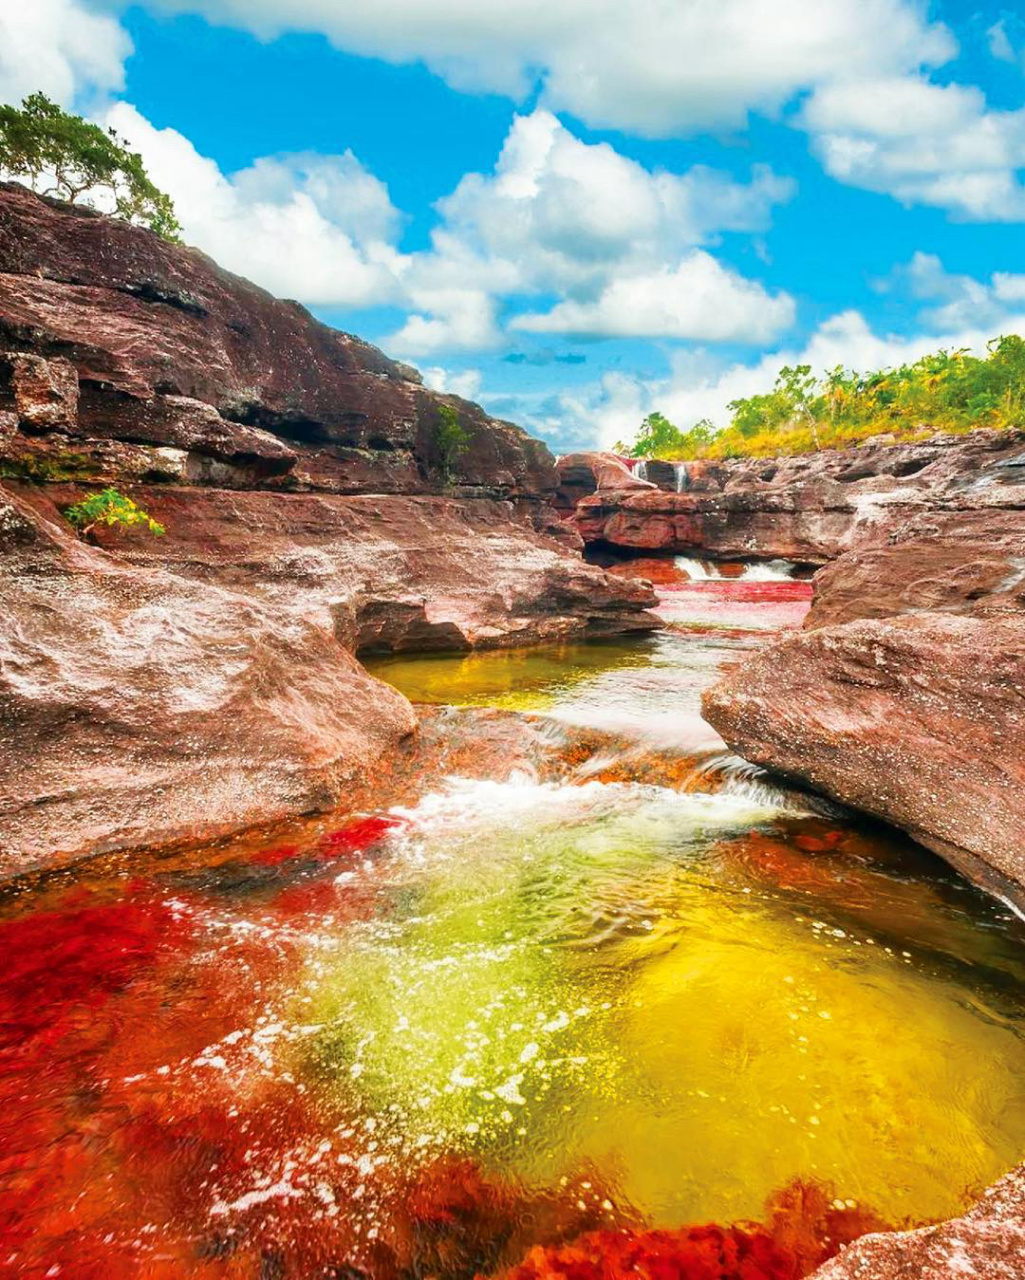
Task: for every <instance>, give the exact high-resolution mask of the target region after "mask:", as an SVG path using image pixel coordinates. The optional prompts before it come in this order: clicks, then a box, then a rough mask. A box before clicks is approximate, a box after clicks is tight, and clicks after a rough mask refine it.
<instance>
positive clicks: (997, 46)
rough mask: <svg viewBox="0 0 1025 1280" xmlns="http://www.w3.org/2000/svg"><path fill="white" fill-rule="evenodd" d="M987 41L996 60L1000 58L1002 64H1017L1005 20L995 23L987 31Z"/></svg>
mask: <svg viewBox="0 0 1025 1280" xmlns="http://www.w3.org/2000/svg"><path fill="white" fill-rule="evenodd" d="M986 40H987V43H988V44H989V51H990V53H991V54H992V55H993V57H994V58H998V59H999V60H1000V61H1001V62H1017V60H1018V59H1017V56H1016V54H1015V52H1014V46H1013V45H1012V44H1011V40H1010V37H1009V36H1008V34H1007V30H1006V28H1005V27H1004V23H1003V19H1001V20H1000V21H999V22H994V23H993V25H992V26H991V27H990V28H989V29H988V30H987V31H986Z"/></svg>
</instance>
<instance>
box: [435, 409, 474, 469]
mask: <svg viewBox="0 0 1025 1280" xmlns="http://www.w3.org/2000/svg"><path fill="white" fill-rule="evenodd" d="M470 439H471V436H470V433H469V431H467V430H466V428H465V427H464V426H463V424H462V423H461V422H460V421H459V414H458V413H457V412H456V411H455V409H453V408H452V406H451V405H450V404H443V405H439V406H438V421H437V424H436V425H435V428H434V451H435V453H436V455H437V458H438V466H439V468H440V470H441V473H442V475H443V476H444V477H445V479H446V480H448V478H449V476H450V475H451V472H452V464H453V462H455V460H456V458H458V457H459V455H460V454H463V453H465V452H466V450H467V449H468V448H469V447H470Z"/></svg>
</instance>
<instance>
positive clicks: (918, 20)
mask: <svg viewBox="0 0 1025 1280" xmlns="http://www.w3.org/2000/svg"><path fill="white" fill-rule="evenodd" d="M160 7H162V8H164V9H165V10H171V11H179V12H180V11H189V12H200V13H203V14H205V15H206V16H207V17H208V18H210V19H211V20H212V21H215V22H222V23H230V24H231V25H233V26H239V27H243V28H246V29H248V30H250V31H253V32H255V33H256V34H257V35H259V36H260V37H261V38H268V37H271V36H274V35H277V34H279V33H281V32H283V31H316V32H321V33H323V34H324V35H326V36H327V37H328V39H330V40H331V41H332V42H333V43H334V44H335V45H336V46H337V47H338V48H341V49H345V50H347V51H350V52H353V53H360V54H366V55H370V56H373V57H379V58H384V59H387V60H389V61H392V62H413V61H423V62H425V63H426V64H427V66H429V67H430V68H431V69H432V70H433V71H435V72H437V73H438V74H439V75H441V76H443V77H444V78H445V79H446V80H447V81H448V82H449V83H450V84H451V85H453V86H454V87H455V88H458V89H484V90H490V91H493V92H498V93H503V94H508V95H510V96H512V97H514V98H517V99H522V98H524V97H525V96H526V95H527V94H528V93H529V92H531V91H532V90H533V89H534V88H535V87H536V86H537V85H539V84H540V86H541V92H542V100H543V102H544V103H545V104H546V105H547V106H549V107H551V108H552V109H553V110H564V111H568V112H571V113H572V114H573V115H574V116H576V117H577V118H579V119H582V120H584V121H585V122H586V123H587V124H589V125H591V126H595V127H611V128H617V129H627V130H631V131H634V132H638V133H642V134H647V135H650V136H668V135H672V134H676V133H678V132H680V131H690V130H697V129H706V128H718V127H722V126H737V125H742V124H743V123H744V120H745V118H746V116H747V113H748V111H749V110H751V109H757V110H761V111H768V112H774V111H776V110H778V109H779V108H780V107H781V106H782V105H783V104H784V103H786V102H787V101H789V100H790V99H791V98H792V97H793V96H794V95H795V94H796V93H799V92H801V91H802V90H806V89H809V88H814V87H815V86H817V85H821V84H825V83H830V82H832V81H835V80H846V79H856V78H859V77H860V78H865V77H869V76H878V75H881V74H882V75H886V74H902V73H904V72H907V71H909V70H912V69H915V68H918V67H921V66H933V65H938V64H940V63H943V62H945V61H946V60H948V59H949V58H950V57H952V56H953V54H954V52H955V51H956V46H955V44H954V41H953V39H952V37H951V36H950V34H949V32H948V31H947V30H946V29H945V28H944V27H943V26H942V25H940V24H939V23H935V22H930V21H928V20H927V19H926V17H925V16H924V12H923V6H921V5H920V4H918V3H917V2H916V0H830V3H829V4H815V5H809V4H807V3H806V2H805V0H676V2H675V3H672V4H666V3H665V0H633V3H631V4H623V3H622V0H544V3H541V2H540V0H523V2H522V3H520V4H516V5H511V6H510V5H509V4H508V3H507V0H446V3H445V4H437V3H434V2H433V0H376V3H375V4H373V5H366V4H346V3H339V0H160Z"/></svg>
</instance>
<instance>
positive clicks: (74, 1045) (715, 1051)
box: [0, 579, 1025, 1280]
mask: <svg viewBox="0 0 1025 1280" xmlns="http://www.w3.org/2000/svg"><path fill="white" fill-rule="evenodd" d="M731 593H732V594H731ZM716 602H719V604H721V605H722V607H721V608H720V607H718V605H717V603H716ZM806 603H807V587H806V586H805V585H804V584H798V583H792V582H789V581H781V582H766V581H745V580H743V579H741V580H737V581H735V582H726V583H724V582H721V581H708V582H698V583H693V584H688V585H686V586H685V587H682V588H679V589H675V590H669V591H667V592H666V600H665V613H666V615H667V616H668V617H669V618H670V619H671V620H672V623H673V625H672V627H671V629H669V630H667V632H665V633H663V634H661V635H659V636H657V637H655V638H651V639H647V640H637V641H631V642H628V643H605V644H601V645H594V646H567V647H563V648H558V649H548V650H539V651H534V652H530V653H502V652H499V653H494V654H483V655H482V654H477V655H445V656H430V657H404V656H403V657H396V658H388V659H381V660H377V661H376V662H375V664H374V670H375V671H376V673H377V674H379V675H380V676H382V677H383V678H387V679H389V680H391V681H393V682H394V683H395V684H397V685H398V686H399V687H400V688H401V689H403V690H404V691H405V692H406V693H407V694H408V695H409V696H410V697H411V698H413V699H414V700H416V701H421V702H428V703H433V704H435V705H437V704H441V703H452V704H458V705H461V706H464V707H467V708H469V709H470V711H468V712H467V713H464V715H474V714H480V715H489V714H492V713H490V712H486V711H481V712H479V713H478V712H476V711H474V710H473V709H475V708H485V707H499V708H503V709H505V710H506V711H508V712H529V713H530V715H529V725H530V726H531V731H532V732H536V730H537V726H538V725H539V724H541V725H542V726H544V725H550V726H551V744H552V746H551V749H552V751H554V752H558V751H559V750H561V749H563V748H562V746H561V745H560V744H562V743H563V738H562V736H560V735H562V734H563V733H564V732H565V731H567V730H568V728H570V727H572V728H579V727H581V726H582V727H586V728H587V729H588V730H589V731H593V732H594V733H596V734H598V735H599V737H600V735H601V734H603V733H606V732H608V733H609V734H610V735H611V736H610V737H609V743H610V744H613V745H610V746H608V748H607V751H608V752H620V753H622V752H623V751H624V747H623V744H624V742H627V743H631V742H632V743H633V744H634V747H633V750H634V751H635V752H637V753H639V754H638V755H637V757H636V758H637V759H638V760H640V759H641V758H642V757H643V758H648V757H652V756H657V755H658V754H659V753H669V754H675V755H677V756H679V755H685V756H686V757H687V759H688V760H689V761H691V762H692V766H693V767H692V769H691V770H690V772H689V773H688V774H687V784H686V786H682V785H681V786H666V785H652V784H651V783H650V782H648V781H645V780H643V779H644V778H646V777H647V776H649V775H648V774H646V773H644V772H643V771H642V770H640V769H639V768H638V769H637V770H633V769H632V766H631V765H630V763H629V762H630V761H631V760H632V759H633V757H632V756H631V755H630V753H629V751H626V757H625V758H626V760H627V764H626V765H623V764H622V763H621V765H620V768H619V769H618V772H616V774H615V779H616V780H613V781H609V780H605V781H601V780H598V776H597V774H598V773H599V772H600V771H599V770H597V768H591V769H587V768H584V769H579V770H576V771H575V772H574V773H573V774H572V775H571V776H570V777H569V778H568V779H563V780H561V781H559V780H553V779H552V778H550V777H547V778H546V775H543V774H542V773H541V772H539V771H538V770H536V769H532V768H530V767H524V765H523V762H522V760H521V761H518V762H517V763H516V765H515V767H513V766H512V765H510V766H509V767H508V768H505V769H503V768H502V767H500V766H498V765H494V766H492V765H491V764H490V763H489V766H488V771H487V776H480V775H479V773H478V774H477V775H475V776H473V777H470V776H465V775H464V776H449V777H445V778H443V779H441V780H440V781H439V780H437V779H432V780H431V782H430V784H429V785H428V784H426V783H425V786H424V788H423V789H422V791H421V792H420V793H414V794H412V795H408V794H407V795H406V796H404V798H403V800H402V802H401V803H386V802H384V801H383V800H382V805H381V808H380V809H378V810H377V811H374V810H372V809H368V811H367V812H365V813H360V814H348V815H346V816H344V817H342V816H337V817H334V818H330V817H329V818H328V819H322V820H319V821H317V822H315V823H310V824H306V825H297V826H295V827H293V828H292V829H291V830H289V831H288V832H287V833H284V834H281V835H275V834H274V833H269V834H268V833H264V834H263V835H261V836H259V837H249V838H247V839H244V840H238V841H235V842H231V843H222V844H220V845H218V846H216V847H213V848H211V849H209V850H200V851H196V852H194V853H191V854H189V855H188V856H185V855H181V856H164V857H157V856H155V855H154V856H152V857H150V858H146V857H134V858H131V859H123V860H118V859H113V860H109V859H108V860H106V861H105V862H103V863H102V864H96V865H95V866H91V867H90V866H85V867H81V868H78V869H73V870H72V871H69V872H63V873H61V874H59V875H51V876H42V877H37V878H35V879H27V880H24V881H21V882H18V883H15V884H12V885H9V886H7V887H6V889H5V890H4V892H3V895H2V896H0V945H2V946H3V954H4V956H5V966H6V977H5V982H4V984H3V987H2V989H0V1273H3V1269H4V1268H5V1267H6V1268H7V1269H8V1273H9V1274H17V1275H40V1276H42V1275H47V1274H52V1275H58V1274H67V1275H74V1276H76V1277H77V1276H87V1277H91V1276H97V1277H100V1276H103V1277H109V1276H119V1275H126V1276H128V1275H146V1276H177V1275H189V1276H192V1275H200V1276H207V1275H209V1276H218V1277H220V1276H259V1277H265V1276H303V1277H305V1276H325V1277H326V1276H344V1277H347V1278H349V1280H351V1278H352V1277H358V1276H368V1277H388V1278H390V1277H396V1278H397V1277H400V1276H401V1277H407V1276H428V1275H430V1276H437V1277H439V1280H444V1278H447V1277H463V1276H465V1277H472V1276H474V1275H475V1274H498V1273H503V1272H508V1273H509V1274H511V1275H516V1276H517V1277H522V1278H523V1280H526V1277H528V1276H534V1275H538V1276H540V1275H552V1274H572V1275H574V1276H580V1277H590V1276H591V1275H594V1276H595V1277H597V1276H598V1275H599V1274H603V1275H616V1274H620V1273H623V1274H625V1273H626V1272H628V1271H632V1270H635V1269H636V1267H637V1266H638V1265H640V1264H639V1262H638V1260H639V1259H640V1260H641V1262H642V1263H644V1265H649V1264H650V1268H651V1269H652V1270H656V1269H657V1268H658V1267H660V1266H661V1267H663V1268H665V1267H669V1268H670V1270H669V1272H668V1274H673V1275H682V1276H688V1275H696V1276H702V1277H704V1276H706V1275H708V1276H721V1277H728V1276H740V1275H743V1276H745V1277H746V1278H747V1280H752V1278H754V1280H757V1277H759V1276H772V1277H786V1276H793V1277H797V1276H800V1275H803V1274H807V1273H808V1272H809V1271H810V1270H811V1269H812V1267H813V1266H814V1265H815V1263H816V1262H817V1261H818V1260H820V1259H821V1258H822V1257H824V1256H826V1255H827V1254H828V1253H829V1252H830V1251H832V1250H833V1249H835V1247H836V1245H837V1244H838V1242H840V1241H841V1240H843V1239H845V1238H850V1237H851V1236H853V1235H856V1234H858V1233H859V1232H860V1231H863V1230H867V1229H873V1228H876V1227H879V1226H894V1227H895V1226H902V1225H907V1224H917V1223H921V1222H926V1221H929V1220H932V1219H935V1218H937V1217H941V1216H945V1215H948V1214H951V1213H953V1212H956V1211H957V1210H958V1209H960V1208H961V1207H962V1206H963V1205H964V1204H965V1203H966V1200H967V1199H968V1198H969V1197H970V1196H971V1195H972V1194H973V1193H975V1192H977V1191H978V1190H980V1189H981V1188H982V1187H983V1186H984V1185H985V1184H986V1183H987V1182H989V1181H991V1180H992V1179H993V1178H995V1177H997V1176H999V1175H1000V1174H1001V1173H1003V1172H1004V1171H1005V1170H1006V1169H1007V1168H1009V1167H1010V1166H1011V1165H1012V1164H1014V1163H1015V1162H1016V1161H1017V1160H1019V1159H1020V1158H1021V1156H1022V1153H1023V1150H1025V1038H1023V1032H1025V999H1023V994H1022V993H1023V991H1025V947H1023V942H1025V929H1023V926H1022V924H1021V922H1020V921H1018V920H1017V919H1015V918H1014V917H1013V915H1012V914H1011V913H1010V912H1009V911H1008V910H1007V909H1006V908H1005V907H1003V905H1002V904H1000V903H998V902H996V901H994V900H993V899H991V898H988V897H986V896H984V895H983V894H981V893H979V892H977V891H976V890H974V889H973V888H972V887H971V886H969V885H968V884H967V883H966V882H965V881H963V880H962V879H960V878H959V877H958V876H956V875H955V874H954V873H953V872H951V871H950V870H948V869H947V868H945V867H944V866H943V865H942V864H941V863H939V862H938V861H937V860H935V859H933V858H932V857H931V856H929V855H927V854H926V853H924V852H923V851H921V850H919V849H917V848H916V847H915V846H913V845H911V844H910V843H909V842H907V841H904V840H903V839H902V838H900V837H898V836H897V835H895V834H894V833H891V832H888V831H884V830H882V829H879V828H874V827H871V826H869V825H867V824H861V823H857V822H854V821H852V820H850V819H848V818H845V817H843V816H842V815H840V814H839V813H835V812H832V811H830V810H829V809H828V808H827V807H824V806H822V805H820V804H818V803H817V802H815V801H813V800H811V799H810V798H808V797H804V796H801V795H800V794H797V793H794V792H788V791H784V790H781V789H779V788H777V787H775V786H773V785H772V784H771V783H770V782H769V781H767V780H766V779H764V778H762V777H758V776H753V773H752V771H750V770H744V769H742V768H739V767H735V766H732V765H731V762H729V761H728V760H725V759H724V753H723V751H722V747H721V744H720V743H718V741H717V739H716V738H715V735H714V734H712V733H711V731H710V730H708V728H707V726H703V722H701V721H700V719H699V716H698V707H699V698H700V691H701V689H702V688H703V687H705V685H707V683H708V682H709V681H710V680H711V679H713V678H714V675H715V672H716V670H717V669H718V667H719V665H720V664H721V663H722V662H724V661H733V660H735V659H736V658H738V657H741V656H742V655H743V651H744V650H745V649H746V648H749V647H750V646H752V645H754V644H758V643H762V642H764V638H765V635H766V634H767V633H769V632H770V631H771V629H772V627H773V626H776V625H781V623H780V619H781V618H783V619H784V620H789V621H791V622H792V621H795V620H799V618H800V614H801V612H802V610H803V608H805V607H806ZM709 618H711V624H709V621H708V620H709ZM783 624H785V621H784V623H783ZM539 717H540V719H539ZM462 723H463V724H464V726H465V723H466V722H465V720H464V721H463V722H462ZM473 723H474V721H472V720H471V721H470V725H471V731H472V724H473ZM481 723H482V724H483V723H484V722H483V721H482V722H481ZM442 728H443V722H442ZM599 753H600V749H599ZM602 776H605V775H604V774H603V775H602ZM706 779H707V786H706V785H705V780H706ZM952 802H953V801H952ZM645 1260H647V1261H646V1262H645ZM699 1267H704V1268H705V1269H704V1270H700V1269H699ZM603 1269H604V1270H603ZM661 1273H666V1272H664V1271H663V1272H661Z"/></svg>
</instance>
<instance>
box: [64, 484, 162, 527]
mask: <svg viewBox="0 0 1025 1280" xmlns="http://www.w3.org/2000/svg"><path fill="white" fill-rule="evenodd" d="M64 519H65V520H67V521H68V523H69V524H73V525H74V526H75V528H76V529H77V530H78V532H79V535H80V536H81V537H83V538H87V537H88V536H89V534H90V533H92V531H93V530H94V529H95V528H96V526H97V525H98V524H105V525H107V526H109V527H110V528H112V529H130V528H132V527H135V526H138V527H141V528H144V529H147V530H148V531H149V532H150V533H152V534H154V535H155V536H156V537H158V538H159V537H160V536H161V535H162V534H164V533H166V532H167V530H166V529H165V528H164V526H163V525H162V524H160V522H159V521H157V520H154V519H153V517H152V516H150V515H148V514H147V513H146V512H145V511H143V510H142V508H141V507H138V506H136V504H135V503H134V502H133V501H132V500H131V498H126V497H125V495H124V494H123V493H118V491H117V490H116V489H104V490H103V492H102V493H91V494H89V496H88V497H87V498H83V499H82V501H81V502H76V503H75V505H74V506H73V507H68V508H67V510H66V511H65V512H64Z"/></svg>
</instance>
